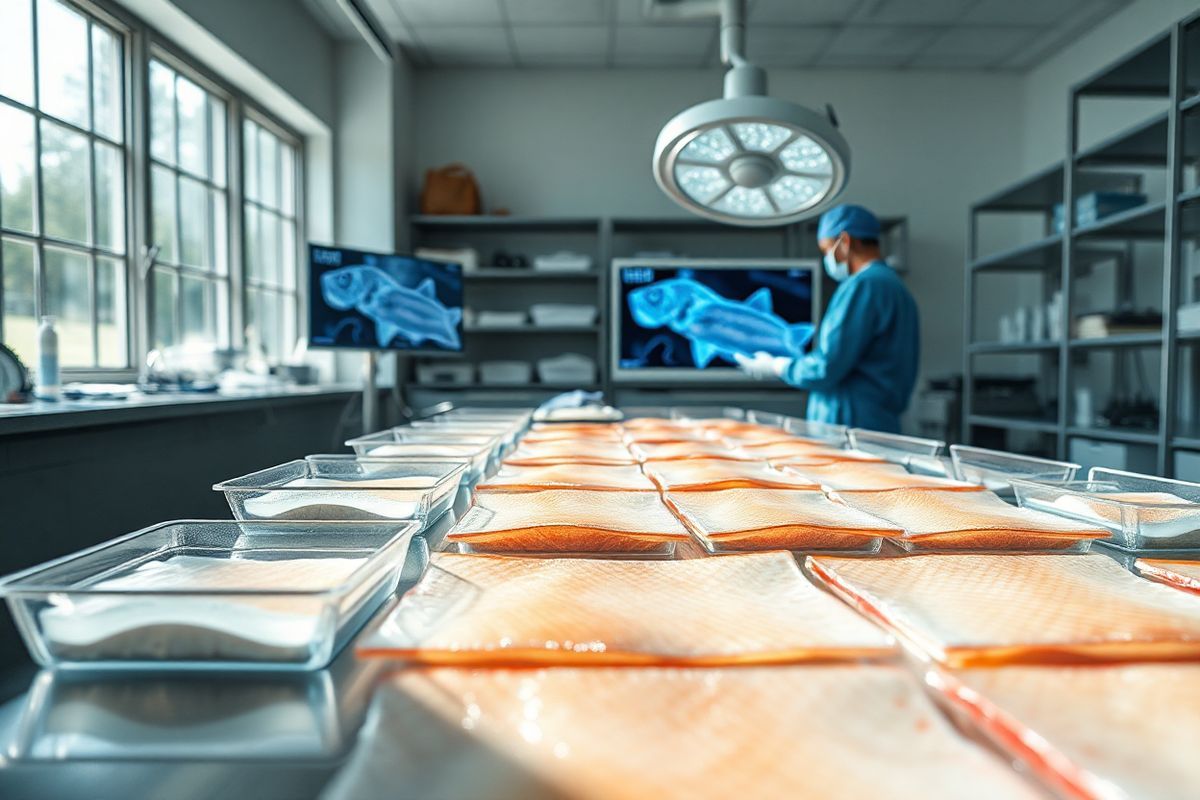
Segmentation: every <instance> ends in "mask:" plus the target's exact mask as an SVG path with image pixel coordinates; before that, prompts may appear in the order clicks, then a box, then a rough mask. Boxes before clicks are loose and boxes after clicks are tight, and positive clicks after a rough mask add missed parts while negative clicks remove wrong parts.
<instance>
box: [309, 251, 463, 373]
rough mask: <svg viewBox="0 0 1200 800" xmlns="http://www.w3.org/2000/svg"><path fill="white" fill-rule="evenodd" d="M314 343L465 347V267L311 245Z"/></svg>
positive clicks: (410, 348) (358, 346) (439, 348)
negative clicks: (463, 319) (463, 275)
mask: <svg viewBox="0 0 1200 800" xmlns="http://www.w3.org/2000/svg"><path fill="white" fill-rule="evenodd" d="M308 253H309V293H308V313H309V334H308V335H309V344H310V345H311V346H313V347H336V348H349V349H356V350H404V351H409V352H447V351H448V352H461V351H462V349H463V341H462V334H463V331H462V314H463V279H462V265H460V264H448V263H443V262H439V261H426V260H423V259H418V258H410V257H407V256H400V255H390V254H385V253H371V252H365V251H361V250H346V249H342V248H335V247H324V246H321V245H314V244H310V245H309V246H308Z"/></svg>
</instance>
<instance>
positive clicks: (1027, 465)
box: [950, 444, 1079, 497]
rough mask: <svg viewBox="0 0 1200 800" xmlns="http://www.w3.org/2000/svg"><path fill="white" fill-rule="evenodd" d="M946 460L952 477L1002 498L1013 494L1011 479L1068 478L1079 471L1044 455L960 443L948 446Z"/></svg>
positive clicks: (1053, 480) (1058, 479)
mask: <svg viewBox="0 0 1200 800" xmlns="http://www.w3.org/2000/svg"><path fill="white" fill-rule="evenodd" d="M950 461H951V463H953V465H954V477H956V478H958V480H960V481H970V482H971V483H977V484H979V485H980V486H983V487H984V488H986V489H990V490H991V491H993V492H995V493H997V494H999V495H1002V496H1006V497H1013V496H1014V492H1013V488H1012V479H1013V478H1019V479H1021V480H1029V481H1051V482H1061V481H1071V480H1075V473H1077V472H1078V471H1079V465H1078V464H1071V463H1069V462H1066V461H1052V460H1050V459H1048V458H1036V457H1034V456H1022V455H1016V454H1015V453H1005V452H1002V451H1000V450H986V449H984V448H982V447H970V446H968V445H964V444H952V445H950Z"/></svg>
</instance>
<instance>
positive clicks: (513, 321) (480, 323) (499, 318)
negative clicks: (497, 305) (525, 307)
mask: <svg viewBox="0 0 1200 800" xmlns="http://www.w3.org/2000/svg"><path fill="white" fill-rule="evenodd" d="M528 321H529V315H528V314H526V313H525V312H524V311H480V312H479V313H478V314H476V315H475V327H476V328H512V327H516V326H518V325H524V324H525V323H526V322H528Z"/></svg>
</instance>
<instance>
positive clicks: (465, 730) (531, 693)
mask: <svg viewBox="0 0 1200 800" xmlns="http://www.w3.org/2000/svg"><path fill="white" fill-rule="evenodd" d="M379 702H381V703H383V704H385V705H384V707H383V708H382V709H380V710H381V711H383V712H384V713H380V714H377V715H374V716H375V717H377V721H378V723H379V724H378V725H377V726H376V727H375V728H374V729H372V730H371V731H370V734H371V735H370V736H366V737H360V741H361V742H364V744H362V745H360V748H364V749H365V748H371V749H370V751H369V756H370V758H361V757H359V755H356V757H355V759H354V760H353V767H352V768H351V769H350V770H348V771H347V772H348V774H346V775H343V776H341V777H340V778H339V780H338V781H337V784H336V786H335V788H336V789H340V790H343V791H340V792H339V791H335V792H334V795H333V798H332V800H358V799H359V798H374V797H376V796H378V795H379V793H380V792H386V791H388V789H389V787H391V786H394V785H396V782H397V781H398V782H399V783H400V785H416V784H415V781H416V780H417V779H418V778H420V777H423V773H422V772H421V771H422V770H428V769H429V767H428V766H426V762H431V763H434V764H439V765H440V764H445V765H447V767H446V769H445V770H444V771H445V775H444V776H442V780H443V781H444V783H438V784H435V785H432V786H428V785H425V786H423V787H422V788H423V789H425V796H436V797H441V796H446V797H458V796H477V795H478V794H479V793H484V794H486V795H488V796H491V797H503V798H509V797H513V798H516V797H520V798H542V797H558V798H573V799H574V800H600V799H601V798H603V800H644V798H689V800H717V799H719V800H730V798H821V800H866V799H867V798H871V799H872V800H900V799H903V800H911V798H918V797H919V798H923V799H924V800H942V799H943V798H954V800H961V798H964V797H968V796H969V797H971V798H972V800H1019V799H1020V800H1024V799H1026V798H1034V797H1039V796H1041V795H1040V793H1039V792H1037V791H1036V790H1034V789H1033V788H1031V786H1030V785H1028V784H1026V783H1025V782H1024V781H1023V780H1021V779H1020V778H1019V777H1017V775H1016V774H1015V773H1014V772H1013V771H1012V770H1011V769H1010V768H1009V767H1008V766H1007V765H1006V764H1004V763H1002V762H1001V760H1000V759H998V758H995V757H994V756H992V755H991V754H989V753H987V752H985V751H984V750H983V749H982V748H980V747H978V746H976V745H974V744H972V743H969V742H967V741H966V740H965V739H964V738H963V737H961V736H959V735H958V734H957V733H956V732H955V731H954V729H953V728H952V727H951V726H950V725H949V724H948V723H947V722H946V720H945V719H944V718H943V717H942V716H941V715H940V714H939V713H938V711H937V710H936V709H935V708H934V707H933V706H932V704H931V703H930V701H929V700H928V698H927V697H925V695H924V694H923V693H922V692H921V691H920V689H919V687H918V686H917V684H916V681H915V680H914V679H912V678H911V676H909V675H907V674H905V673H904V672H903V671H902V670H899V669H896V668H893V667H886V666H822V667H818V666H803V667H746V668H740V669H723V670H700V669H637V668H632V669H631V668H623V669H603V668H592V669H562V668H559V669H553V670H519V671H512V670H477V671H472V670H465V669H435V670H406V671H404V672H401V673H398V674H397V675H396V676H395V677H394V678H393V679H392V680H391V681H389V682H388V683H387V684H386V685H385V686H384V688H383V690H382V691H381V695H380V700H379ZM864 709H870V710H871V712H872V713H871V714H869V715H864V714H863V713H862V712H863V710H864ZM436 720H440V721H441V724H436V723H435V721H436ZM414 730H420V731H423V732H426V733H423V735H422V736H421V737H420V741H419V743H418V741H417V740H416V739H415V738H414V737H413V736H412V732H413V731H414ZM430 739H432V740H433V741H434V742H439V743H441V748H440V749H439V750H434V751H433V752H432V753H429V754H428V755H426V756H424V757H422V754H424V753H427V752H428V743H429V741H430ZM464 754H465V755H466V756H467V757H468V758H464ZM496 754H499V757H497V755H496ZM443 755H444V756H446V757H443ZM471 756H473V757H471ZM372 760H373V761H375V762H376V764H377V765H381V764H386V765H388V766H389V767H391V768H390V769H379V768H378V766H377V767H376V768H375V769H369V768H368V767H369V766H370V765H371V762H372ZM397 764H400V765H413V766H412V767H410V769H415V770H416V771H417V772H418V774H417V775H413V776H411V777H410V776H409V775H408V774H407V773H399V774H398V770H397V769H396V768H395V767H394V766H393V765H397ZM473 774H484V775H486V776H487V779H488V783H487V785H486V786H477V787H472V788H469V789H463V788H462V787H463V781H464V780H465V776H470V775H473ZM372 778H376V780H374V781H372V780H371V779H372Z"/></svg>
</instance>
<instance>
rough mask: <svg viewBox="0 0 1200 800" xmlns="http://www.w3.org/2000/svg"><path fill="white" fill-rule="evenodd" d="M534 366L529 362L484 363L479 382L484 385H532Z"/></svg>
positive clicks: (481, 365) (481, 363)
mask: <svg viewBox="0 0 1200 800" xmlns="http://www.w3.org/2000/svg"><path fill="white" fill-rule="evenodd" d="M532 380H533V365H532V364H530V363H529V362H528V361H482V362H480V364H479V382H480V383H484V384H509V383H530V382H531V381H532Z"/></svg>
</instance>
